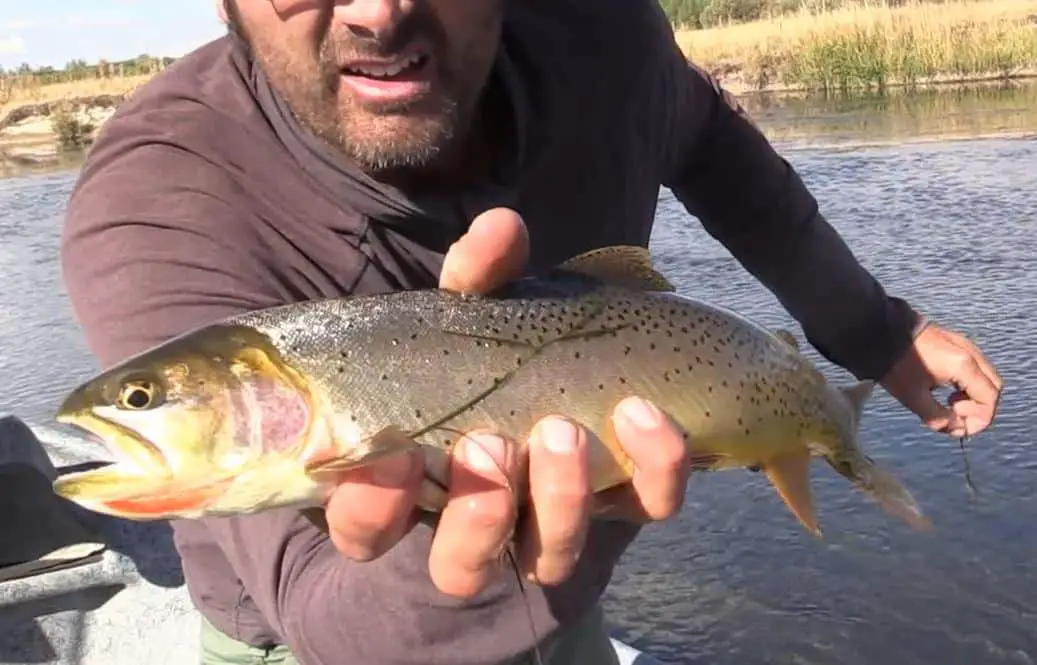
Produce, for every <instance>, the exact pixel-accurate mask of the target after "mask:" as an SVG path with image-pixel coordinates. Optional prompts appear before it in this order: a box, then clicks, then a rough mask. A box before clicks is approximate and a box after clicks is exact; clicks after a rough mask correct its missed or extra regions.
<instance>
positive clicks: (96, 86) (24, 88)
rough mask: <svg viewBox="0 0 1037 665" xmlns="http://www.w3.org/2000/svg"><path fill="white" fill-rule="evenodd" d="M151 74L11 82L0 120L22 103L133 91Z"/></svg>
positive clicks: (0, 110) (6, 92)
mask: <svg viewBox="0 0 1037 665" xmlns="http://www.w3.org/2000/svg"><path fill="white" fill-rule="evenodd" d="M151 76H152V75H151V74H141V75H138V76H113V77H111V78H92V79H85V80H82V81H71V82H68V83H52V84H49V85H40V84H39V83H38V82H36V81H33V80H32V79H29V78H26V79H21V80H16V81H13V82H12V83H10V84H9V86H10V87H9V88H8V89H7V90H5V91H0V92H3V93H4V94H3V95H2V97H0V101H2V103H0V117H3V116H4V115H5V114H6V113H7V112H8V111H9V110H11V109H13V108H16V107H18V106H22V105H23V104H39V103H41V102H53V101H58V100H62V99H70V98H74V97H92V96H97V95H119V94H124V93H128V92H131V91H133V90H134V89H135V88H136V87H137V86H139V85H140V84H142V83H144V82H146V81H147V80H148V79H150V78H151Z"/></svg>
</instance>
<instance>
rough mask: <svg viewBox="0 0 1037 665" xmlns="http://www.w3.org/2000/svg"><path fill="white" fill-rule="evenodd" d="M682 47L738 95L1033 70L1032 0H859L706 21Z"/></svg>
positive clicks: (1036, 51) (1036, 45)
mask: <svg viewBox="0 0 1037 665" xmlns="http://www.w3.org/2000/svg"><path fill="white" fill-rule="evenodd" d="M677 41H678V43H679V44H680V46H681V49H682V50H683V51H684V53H685V54H687V55H688V57H689V58H691V59H692V60H693V61H694V62H695V63H697V64H699V65H701V66H702V67H703V68H704V69H706V70H708V71H710V72H712V73H714V74H715V75H716V76H717V77H718V79H719V80H720V81H721V83H722V84H723V85H724V86H725V87H726V88H727V89H729V90H730V91H731V92H733V93H734V94H736V95H741V94H748V93H752V92H756V91H768V92H797V91H798V92H850V93H854V92H860V91H867V90H879V91H881V90H884V89H887V88H890V87H914V86H922V85H928V84H942V83H972V82H981V81H997V80H1001V81H1004V80H1012V79H1024V78H1032V77H1037V0H972V1H970V2H963V1H959V0H952V1H950V2H944V3H922V4H915V3H913V4H908V5H905V6H903V7H898V8H892V7H889V6H885V5H872V6H867V5H855V6H847V7H843V8H840V9H837V10H835V11H831V12H825V13H821V14H808V13H801V14H797V15H789V16H783V17H780V18H773V19H768V20H764V21H754V22H752V23H744V24H739V25H729V26H723V27H718V28H711V29H707V30H678V31H677Z"/></svg>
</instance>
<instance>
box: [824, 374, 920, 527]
mask: <svg viewBox="0 0 1037 665" xmlns="http://www.w3.org/2000/svg"><path fill="white" fill-rule="evenodd" d="M874 388H875V382H874V381H861V382H859V383H857V384H854V385H852V386H844V387H841V388H839V392H840V393H841V394H842V395H843V397H844V398H845V399H846V401H847V402H848V403H849V405H850V407H851V408H852V409H853V423H854V429H853V433H852V437H853V440H854V445H853V447H852V448H851V450H849V451H844V455H843V456H838V457H844V459H838V458H837V457H829V458H827V461H828V463H829V464H830V465H831V466H832V468H834V469H835V470H836V472H838V473H839V474H840V475H841V476H843V477H845V478H847V479H848V480H849V481H850V482H852V483H853V484H854V486H855V487H857V488H858V489H859V490H861V491H862V492H864V493H865V494H867V495H868V496H869V497H871V499H872V500H874V501H875V502H876V503H878V504H879V506H881V507H882V509H883V510H885V511H886V512H887V513H889V514H890V515H893V516H894V517H897V518H899V519H902V520H904V521H905V522H907V523H908V524H909V525H911V526H912V527H913V528H915V529H918V530H927V529H929V528H930V527H931V526H932V524H931V523H930V522H929V520H928V518H926V516H925V515H924V514H923V512H922V509H921V507H919V505H918V502H917V501H915V499H914V497H913V496H911V493H910V492H909V491H908V490H907V488H906V487H904V485H903V484H901V482H900V481H899V480H897V479H896V477H894V476H893V474H892V473H890V472H889V471H886V470H885V469H883V468H882V467H880V466H878V465H877V464H875V462H874V461H873V460H872V459H871V458H870V457H868V456H867V455H865V454H864V453H862V452H860V448H859V446H857V445H856V440H857V433H858V431H859V429H858V426H859V424H860V421H861V415H862V414H863V412H864V405H865V403H867V401H868V398H869V397H871V394H872V392H873V390H874ZM846 458H848V459H846Z"/></svg>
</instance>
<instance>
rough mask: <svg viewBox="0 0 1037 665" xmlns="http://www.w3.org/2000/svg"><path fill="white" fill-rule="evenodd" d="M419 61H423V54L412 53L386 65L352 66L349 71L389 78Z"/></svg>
mask: <svg viewBox="0 0 1037 665" xmlns="http://www.w3.org/2000/svg"><path fill="white" fill-rule="evenodd" d="M419 62H421V56H420V55H412V56H410V57H408V58H404V59H403V60H398V61H396V62H390V63H386V64H384V65H381V64H367V65H363V66H362V67H350V68H349V71H350V72H354V73H356V74H362V75H364V76H372V77H375V78H389V77H392V76H396V75H397V74H399V73H400V72H402V71H404V70H406V69H410V68H411V67H413V66H415V65H417V64H418V63H419Z"/></svg>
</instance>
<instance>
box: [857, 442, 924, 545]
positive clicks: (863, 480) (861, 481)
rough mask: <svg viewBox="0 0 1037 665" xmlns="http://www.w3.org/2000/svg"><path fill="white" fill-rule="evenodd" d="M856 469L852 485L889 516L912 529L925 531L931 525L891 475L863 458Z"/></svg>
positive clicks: (904, 489)
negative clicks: (903, 522)
mask: <svg viewBox="0 0 1037 665" xmlns="http://www.w3.org/2000/svg"><path fill="white" fill-rule="evenodd" d="M855 466H856V467H857V469H856V473H855V474H854V475H855V478H854V481H853V482H854V485H856V486H857V488H859V489H860V490H861V491H862V492H864V493H865V494H867V495H868V496H870V497H871V498H872V499H873V500H874V501H875V502H876V503H878V504H879V506H881V507H882V509H883V510H885V511H886V512H887V513H889V514H890V515H893V516H894V517H898V518H900V519H902V520H904V521H905V522H907V523H908V524H909V525H910V526H911V527H912V528H914V529H917V530H919V531H926V530H928V529H930V528H931V527H932V523H931V522H930V521H929V519H928V518H927V517H926V516H925V514H924V513H923V512H922V509H921V507H920V506H919V505H918V502H917V501H915V498H914V497H913V496H911V492H909V491H908V490H907V488H906V487H904V485H903V484H901V482H900V481H899V480H897V479H896V478H895V477H894V476H893V474H892V473H890V472H888V471H886V470H885V469H883V468H881V467H880V466H878V465H877V464H875V462H873V461H872V460H871V458H869V457H867V456H864V457H862V460H861V461H860V462H859V463H858V464H856V465H855Z"/></svg>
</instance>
